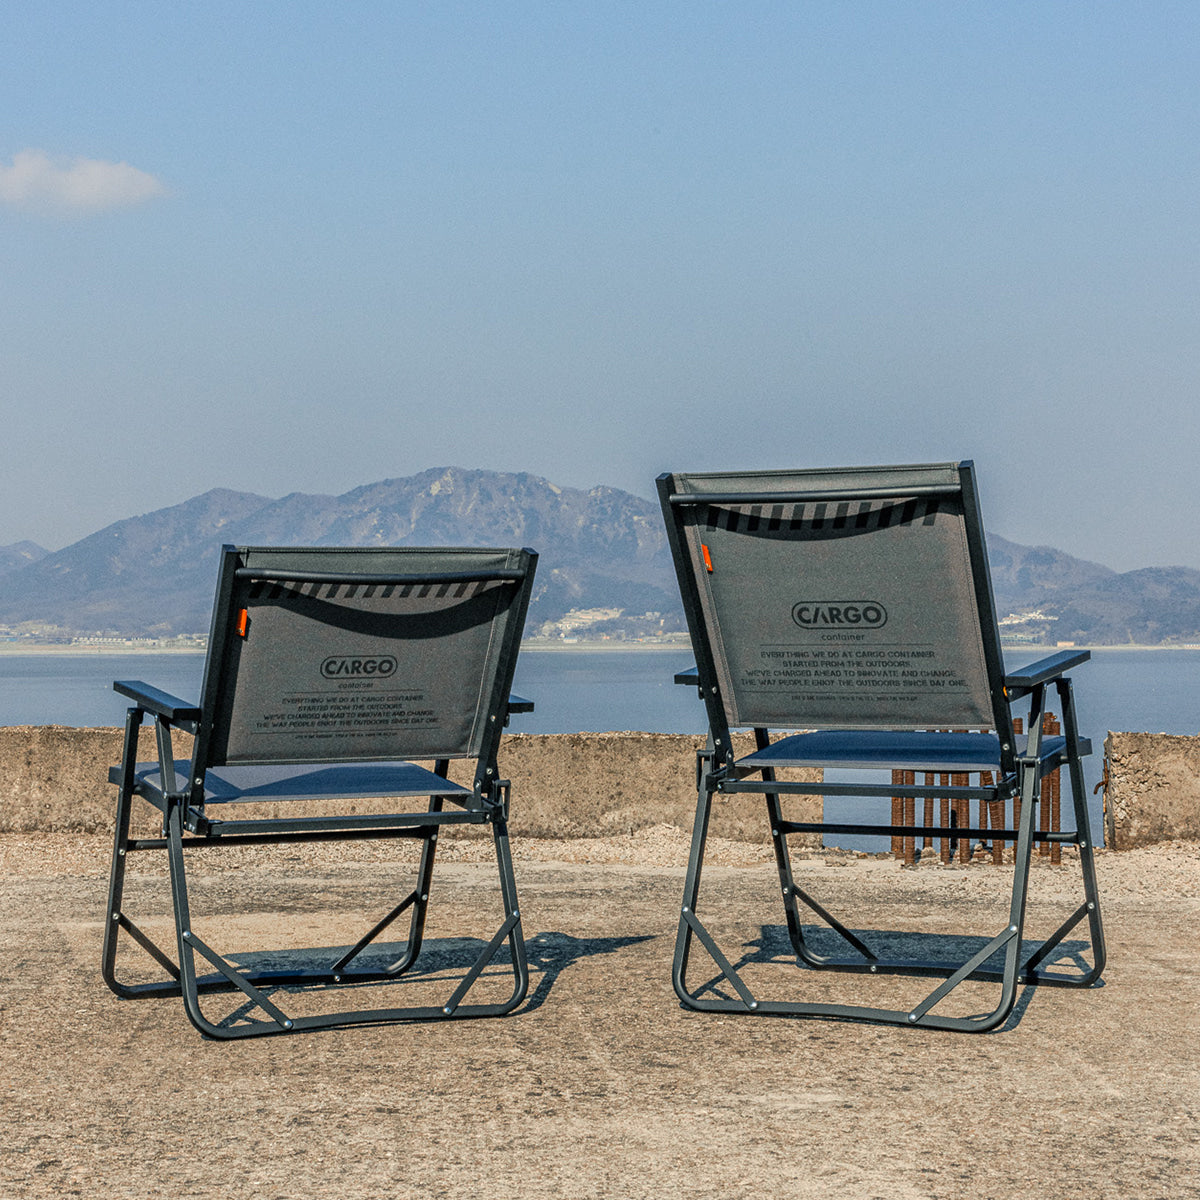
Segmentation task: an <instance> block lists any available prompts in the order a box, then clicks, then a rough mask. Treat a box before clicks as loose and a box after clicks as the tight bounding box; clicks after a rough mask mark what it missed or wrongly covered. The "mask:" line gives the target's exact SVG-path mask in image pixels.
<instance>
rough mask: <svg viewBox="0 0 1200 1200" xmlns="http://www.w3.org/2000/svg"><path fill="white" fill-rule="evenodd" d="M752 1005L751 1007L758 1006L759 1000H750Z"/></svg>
mask: <svg viewBox="0 0 1200 1200" xmlns="http://www.w3.org/2000/svg"><path fill="white" fill-rule="evenodd" d="M750 1007H751V1008H757V1007H758V1001H757V1000H751V1001H750Z"/></svg>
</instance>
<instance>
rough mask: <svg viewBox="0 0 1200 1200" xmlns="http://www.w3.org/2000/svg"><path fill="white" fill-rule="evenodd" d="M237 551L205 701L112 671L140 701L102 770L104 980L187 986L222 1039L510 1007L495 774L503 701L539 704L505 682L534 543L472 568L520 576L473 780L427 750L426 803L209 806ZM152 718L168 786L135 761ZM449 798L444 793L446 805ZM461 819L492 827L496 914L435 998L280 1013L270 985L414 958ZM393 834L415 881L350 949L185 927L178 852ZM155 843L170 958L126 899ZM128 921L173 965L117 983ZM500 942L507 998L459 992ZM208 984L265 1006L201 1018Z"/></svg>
mask: <svg viewBox="0 0 1200 1200" xmlns="http://www.w3.org/2000/svg"><path fill="white" fill-rule="evenodd" d="M243 549H244V548H243ZM238 555H239V550H238V548H235V547H228V546H227V547H225V551H224V559H223V563H222V571H221V576H220V578H219V580H218V587H217V599H216V604H215V606H214V613H213V628H212V635H211V637H210V643H209V647H210V648H209V657H208V662H207V664H206V670H205V686H204V696H205V700H204V701H202V703H201V704H200V705H190V704H188V703H187V702H186V701H183V700H180V699H178V698H177V697H174V696H171V695H169V694H168V693H165V692H162V691H160V690H159V689H156V688H153V687H151V686H149V685H146V684H143V683H140V682H126V681H119V682H117V683H115V684H114V688H115V690H117V691H118V692H120V693H121V694H123V695H126V696H128V697H130V698H131V699H132V700H133V701H134V704H133V705H132V707H130V708H129V710H128V713H127V717H126V722H125V735H124V744H123V752H122V759H121V764H120V766H119V767H114V768H112V769H111V770H110V772H109V778H110V781H111V782H113V783H114V784H116V785H117V788H118V798H117V810H116V828H115V837H114V845H113V858H112V867H111V871H110V877H109V890H108V906H107V920H106V921H105V932H104V943H103V950H102V974H103V978H104V980H105V982H106V983H107V984H108V986H109V988H111V990H112V991H113V992H114V993H116V994H117V995H118V996H121V997H123V998H133V997H148V996H168V995H170V996H182V998H183V1002H184V1008H185V1011H186V1013H187V1016H188V1018H189V1020H190V1021H191V1022H192V1024H193V1025H194V1026H195V1027H196V1028H197V1029H198V1030H200V1032H201V1033H203V1034H205V1035H207V1036H210V1037H213V1038H218V1039H234V1038H245V1037H255V1036H262V1035H266V1034H282V1033H292V1032H298V1031H301V1030H313V1029H325V1028H331V1027H334V1026H342V1025H353V1024H368V1023H381V1022H396V1021H426V1020H439V1019H445V1018H463V1017H488V1016H500V1015H503V1014H505V1013H508V1012H511V1011H512V1010H513V1009H515V1008H516V1007H517V1006H518V1005H520V1004H521V1002H522V1001H523V1000H524V998H525V995H526V993H527V991H528V987H529V969H528V964H527V959H526V953H525V943H524V935H523V931H522V925H521V915H520V908H519V905H518V901H517V889H516V879H515V876H514V873H513V863H512V854H511V850H510V847H509V839H508V803H509V792H510V785H509V782H508V781H507V780H505V779H501V778H500V777H499V772H498V768H497V750H498V747H499V743H500V735H501V731H502V728H503V727H504V726H505V725H507V724H508V716H509V714H511V713H521V712H530V711H532V710H533V704H532V702H530V701H528V700H524V699H521V698H520V697H517V696H514V695H512V694H511V693H510V691H509V689H510V687H511V684H512V678H513V673H514V670H515V665H516V657H517V652H518V650H519V646H520V636H521V631H522V629H523V626H524V622H525V615H526V611H527V608H528V603H529V596H530V592H531V587H532V580H533V574H534V570H535V568H536V565H537V555H536V553H535V552H533V551H531V550H524V551H520V552H516V553H515V555H514V556H515V557H516V558H517V559H518V560H519V564H520V565H519V567H518V568H517V569H512V570H505V571H492V572H490V573H487V574H486V576H485V575H481V574H480V573H478V572H476V573H474V574H473V575H472V579H474V580H486V581H487V582H493V581H498V582H501V583H502V584H504V585H511V586H513V587H515V588H516V589H517V594H516V598H515V600H514V602H513V605H512V607H511V609H510V617H509V621H508V624H507V629H506V633H505V638H504V644H503V645H502V646H501V648H500V655H499V666H498V669H497V671H496V673H495V678H494V681H493V691H492V694H491V696H490V697H489V699H488V701H487V705H488V711H489V712H490V713H491V716H490V718H489V719H488V721H487V725H486V729H485V732H484V735H483V744H482V748H481V750H480V753H479V755H478V757H477V758H476V770H475V779H474V784H473V786H472V787H470V788H468V789H464V788H460V787H458V786H457V785H454V784H451V783H450V782H449V780H448V779H446V778H445V776H446V774H447V772H448V770H449V765H450V760H449V758H439V759H437V760H436V761H435V763H434V775H435V776H437V777H439V778H438V780H437V781H436V782H441V783H444V784H445V785H446V788H447V790H446V791H445V792H444V793H441V792H439V791H437V790H436V783H435V784H434V787H433V790H432V792H431V794H429V795H428V802H427V807H426V808H425V809H424V810H423V811H417V812H411V811H410V812H400V813H380V814H369V815H368V814H361V815H358V814H352V815H342V816H318V815H311V816H287V817H271V818H265V819H249V820H215V819H213V818H212V817H211V815H210V812H209V810H207V809H206V806H205V803H204V782H205V772H206V770H207V769H208V768H209V767H211V766H212V765H213V764H212V763H211V762H210V761H209V760H208V759H207V758H206V754H207V748H208V746H209V736H208V735H209V732H210V730H211V727H212V720H213V714H212V710H211V704H212V702H213V697H214V696H215V695H216V694H217V691H218V689H219V685H220V679H219V674H220V661H221V647H222V645H223V640H224V638H225V637H226V636H228V635H229V629H230V625H231V622H232V620H233V613H232V611H231V606H230V603H229V595H230V591H231V585H232V581H233V578H234V577H235V574H238V575H239V577H240V576H241V575H244V573H245V570H246V569H245V568H244V567H240V566H239V565H238V564H239V561H240V560H239V557H238ZM260 574H264V575H265V574H266V573H265V572H262V573H260ZM310 577H311V579H312V580H314V581H315V579H316V573H310ZM287 578H288V579H289V580H291V581H295V580H296V579H297V573H296V572H295V571H291V572H289V573H288V575H287ZM325 578H327V579H328V580H330V581H332V580H335V579H336V580H337V581H340V582H346V581H347V580H350V579H357V580H359V581H361V582H364V583H365V582H370V581H372V577H370V576H367V575H361V576H348V575H347V574H345V573H337V572H333V573H328V574H327V575H326V577H325ZM463 578H465V576H464V577H463ZM448 580H450V581H453V577H452V576H450V575H444V576H443V577H442V579H441V582H446V581H448ZM322 581H324V580H322ZM425 581H426V582H429V581H430V580H428V579H427V580H425ZM373 582H374V583H376V584H380V583H384V584H386V583H389V582H391V583H397V582H405V583H411V582H414V578H413V577H407V578H405V579H403V580H401V579H400V577H396V578H384V577H383V576H375V577H374V578H373ZM147 718H150V719H152V720H153V722H154V729H155V739H156V748H157V758H158V762H157V768H158V779H159V780H161V781H162V786H156V785H155V784H154V783H153V782H152V778H153V777H151V779H149V780H148V779H147V777H146V773H145V771H139V764H138V763H137V753H138V737H139V731H140V729H141V727H142V725H143V723H144V722H145V720H146V719H147ZM176 729H178V730H181V731H183V732H185V733H189V734H192V735H193V737H194V743H193V757H192V759H191V760H190V761H188V762H186V763H177V761H176V759H175V757H174V753H173V748H172V731H173V730H176ZM180 768H182V770H183V771H186V774H185V775H181V773H180ZM172 779H173V780H174V781H175V787H173V788H172V787H170V786H168V785H167V782H166V781H168V780H172ZM405 794H406V795H408V793H405ZM135 797H141V798H142V799H143V800H146V801H148V802H149V803H150V804H152V805H153V806H154V807H155V808H157V809H158V810H159V811H160V813H161V814H162V836H161V837H153V838H135V837H131V836H130V823H131V816H132V811H133V802H134V799H135ZM447 805H449V806H450V807H449V808H447ZM455 825H477V826H480V825H486V826H490V827H491V830H492V839H493V845H494V849H495V854H496V863H497V868H498V873H499V883H500V899H501V905H502V921H501V923H500V925H499V927H498V928H497V929H496V931H495V933H494V934H492V935H491V937H490V940H489V941H488V942H487V944H486V945H485V946H484V947H483V949H482V950H481V952H480V953H479V954H478V956H477V957H476V959H475V960H474V962H473V963H472V964H471V965H470V967H469V969H468V970H467V971H466V973H465V975H464V976H463V977H462V978H461V980H460V981H459V982H458V983H457V985H456V986H455V987H454V989H453V990H452V992H451V993H450V995H449V996H448V997H447V998H446V1000H445V1001H444V1002H443V1003H442V1004H440V1005H409V1006H393V1007H385V1008H376V1009H353V1010H349V1011H344V1012H333V1013H323V1014H321V1015H316V1016H295V1017H291V1016H288V1015H287V1013H286V1012H284V1011H283V1009H282V1008H281V1007H280V1006H279V1004H277V1003H276V1002H275V1000H273V999H272V997H271V996H270V995H269V994H268V992H269V991H270V990H271V989H275V988H280V987H290V986H291V987H318V986H350V985H355V984H363V983H372V982H374V983H378V982H381V981H385V980H394V979H396V978H397V977H399V976H402V975H404V974H405V973H406V972H409V971H410V970H411V969H412V968H413V967H414V965H415V964H416V963H417V961H418V956H419V954H420V951H421V948H422V942H423V937H424V930H425V921H426V915H427V912H428V908H429V896H430V888H431V883H432V879H433V867H434V856H435V851H436V847H437V841H438V836H439V833H440V831H441V830H442V829H443V828H445V827H447V826H455ZM393 838H408V839H417V840H419V841H420V842H421V856H420V862H419V865H418V868H417V872H416V880H415V883H414V886H413V888H412V890H411V891H410V892H409V893H408V894H407V895H406V896H404V897H403V898H402V899H401V900H400V901H399V902H398V903H397V904H396V905H395V906H394V907H393V908H392V909H391V910H390V911H389V912H388V913H387V914H386V915H385V916H383V917H382V918H381V919H380V920H379V921H377V922H376V923H375V924H374V925H373V926H372V928H371V929H370V930H368V931H367V933H366V934H364V935H363V937H362V938H360V939H359V941H358V942H357V943H356V944H355V945H354V946H353V947H352V948H351V949H350V950H348V951H346V952H345V953H342V954H340V956H338V957H337V959H336V960H335V961H333V962H330V963H328V964H324V965H320V966H316V967H313V968H304V969H295V970H254V969H250V970H246V969H239V968H238V967H235V966H234V965H233V964H232V963H230V962H229V961H228V960H227V959H226V958H225V957H223V956H222V955H221V954H220V953H218V952H217V951H216V950H214V949H213V948H212V947H211V946H209V945H208V944H207V943H206V942H204V941H203V940H202V939H201V938H200V937H199V936H198V935H197V933H196V931H195V929H194V927H193V923H192V917H191V911H190V904H189V895H188V882H187V870H186V862H185V852H190V851H193V850H203V849H208V848H212V847H216V846H246V845H264V844H266V845H288V844H296V843H311V842H320V841H348V840H362V839H393ZM156 851H165V852H166V854H167V862H168V867H169V876H170V888H171V896H172V904H173V910H174V918H175V927H176V953H175V957H174V958H172V956H171V955H170V954H169V953H168V952H167V951H166V950H164V949H163V948H162V947H161V946H159V945H158V944H156V943H155V942H154V940H153V939H152V938H151V937H149V935H148V934H147V933H146V932H145V931H144V930H142V929H141V928H139V926H138V925H137V924H136V923H135V922H134V921H133V920H132V919H131V917H130V916H129V914H128V913H127V912H126V911H125V910H124V908H123V899H124V888H125V875H126V870H127V865H128V861H129V856H130V855H131V854H135V853H141V852H156ZM406 911H409V912H410V918H409V928H408V937H407V940H406V942H405V944H404V948H403V950H402V952H401V953H400V954H399V957H398V958H397V959H396V961H394V962H393V963H391V964H390V965H388V966H387V967H386V968H383V969H355V968H354V965H353V964H354V960H355V959H357V958H358V957H359V956H360V955H361V954H362V952H363V951H364V950H366V949H367V948H368V947H369V946H371V944H372V943H373V942H374V941H375V940H376V939H377V938H378V937H379V936H380V935H381V934H382V933H383V932H384V931H385V930H386V929H387V928H389V926H391V925H392V924H393V922H395V921H396V920H397V919H398V918H399V917H401V916H402V915H403V914H404V913H405V912H406ZM122 934H125V935H128V937H129V938H130V939H131V940H132V941H133V942H135V943H136V944H137V945H138V946H140V947H141V949H142V950H144V951H145V952H146V954H148V955H149V956H150V958H152V959H153V960H154V961H155V962H156V963H157V964H158V965H159V966H160V967H162V968H163V970H164V971H165V972H166V974H167V975H168V976H169V978H167V979H164V980H157V981H153V982H148V983H124V982H122V981H121V980H120V979H118V977H117V961H116V960H117V952H118V944H119V941H120V939H121V935H122ZM505 943H507V944H508V947H509V952H510V956H511V974H512V990H511V994H510V995H509V996H508V998H507V999H505V1000H503V1001H499V1002H495V1003H467V1002H466V1000H467V996H468V993H469V992H470V990H471V988H472V987H473V986H474V984H475V983H476V981H477V980H478V979H479V977H480V976H481V974H483V972H484V971H485V970H486V969H487V968H488V966H489V965H490V964H491V963H492V962H493V960H494V959H495V957H496V955H497V953H498V951H499V950H500V948H501V947H502V946H503V945H504V944H505ZM197 956H199V959H200V960H203V961H204V962H205V963H206V964H207V965H208V966H210V967H211V968H213V972H212V973H209V974H203V975H202V974H201V973H200V972H199V971H198V970H197ZM216 991H223V992H231V991H240V992H241V993H242V994H243V995H244V996H245V997H246V1000H247V1001H248V1003H249V1007H250V1008H251V1009H254V1008H256V1009H258V1010H260V1011H261V1013H262V1014H263V1015H264V1017H265V1019H249V1018H246V1019H244V1020H242V1021H240V1022H239V1023H237V1024H230V1023H218V1022H214V1021H211V1020H209V1019H208V1018H207V1017H206V1016H205V1015H204V1012H203V1011H202V1008H201V1003H200V998H201V996H202V995H204V994H206V993H209V992H216Z"/></svg>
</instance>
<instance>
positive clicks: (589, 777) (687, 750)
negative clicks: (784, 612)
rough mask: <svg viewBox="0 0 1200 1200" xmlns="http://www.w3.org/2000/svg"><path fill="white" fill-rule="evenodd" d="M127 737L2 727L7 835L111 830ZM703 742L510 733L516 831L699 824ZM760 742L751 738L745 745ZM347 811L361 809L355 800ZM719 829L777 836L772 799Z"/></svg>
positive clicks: (505, 748)
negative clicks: (698, 766)
mask: <svg viewBox="0 0 1200 1200" xmlns="http://www.w3.org/2000/svg"><path fill="white" fill-rule="evenodd" d="M121 738H122V731H121V730H120V729H73V728H68V727H66V726H61V725H47V726H9V727H0V832H29V831H34V830H45V831H54V830H61V831H66V830H84V831H96V830H103V829H110V828H111V827H112V820H113V806H114V802H115V797H116V790H115V789H114V788H113V786H112V785H111V784H109V782H108V771H109V768H110V767H112V766H114V765H116V764H117V763H118V762H119V761H120V757H121ZM703 741H704V739H703V738H701V737H688V736H679V735H675V734H657V733H576V734H554V735H535V734H514V735H512V736H509V737H506V738H505V739H504V742H503V745H502V747H501V751H500V759H499V762H500V770H501V773H502V774H503V775H504V776H505V777H506V778H508V779H510V780H511V781H512V785H513V790H512V815H511V820H510V827H511V830H512V833H513V836H514V837H559V838H576V837H606V836H611V835H614V834H623V833H624V834H627V833H630V832H632V831H634V830H637V829H642V828H644V827H646V826H650V825H663V824H666V825H676V826H678V827H679V828H681V829H690V828H691V824H692V817H693V814H694V811H695V807H696V790H695V777H696V776H695V756H696V750H697V749H698V748H699V747H700V746H701V745H702V744H703ZM190 748H191V745H190V739H189V738H187V737H185V736H177V738H176V742H175V751H176V754H177V755H178V756H181V757H182V756H186V755H187V753H188V752H189V750H190ZM751 748H752V746H751V744H750V742H749V741H748V740H747V741H746V742H745V744H744V745H743V746H739V747H738V750H739V752H742V753H748V752H749V750H750V749H751ZM154 753H155V752H154V745H153V738H152V732H151V729H150V727H149V726H145V727H143V729H142V740H141V743H140V745H139V757H140V758H142V759H143V760H149V759H152V758H153V757H154ZM458 766H459V764H454V765H453V766H452V769H451V776H452V777H457V778H458V779H459V780H460V781H462V782H468V781H467V780H463V778H462V774H461V771H457V770H455V769H454V768H455V767H458ZM808 777H809V778H810V779H812V778H820V776H819V774H816V773H810V774H809V776H808ZM820 808H821V800H820V798H819V797H816V798H811V799H809V798H805V799H794V800H791V801H789V802H788V805H787V807H786V813H787V815H788V816H789V817H791V818H792V819H795V820H801V819H804V817H805V816H810V819H811V815H812V814H819V813H820ZM136 811H137V816H136V818H135V830H134V831H135V833H137V834H141V835H149V834H153V833H154V832H155V831H156V824H157V820H158V817H157V813H156V812H155V811H154V810H153V809H151V808H150V806H149V805H144V804H139V805H138V806H137V810H136ZM272 811H274V812H275V813H278V807H277V806H276V807H275V808H274V810H272V809H271V808H269V807H267V806H263V805H245V806H239V807H238V814H237V815H238V816H239V817H242V816H245V817H249V816H253V815H267V814H269V813H271V812H272ZM333 811H338V810H337V809H334V810H333ZM341 811H354V810H353V807H352V806H350V805H345V806H342V808H341ZM368 811H370V809H368ZM710 828H711V831H712V833H713V834H714V835H715V836H717V837H727V838H734V839H737V840H740V841H769V840H770V839H769V831H768V829H767V824H766V819H765V816H764V814H763V811H762V803H761V801H756V799H754V798H749V797H740V798H737V799H730V800H722V801H720V802H718V805H717V808H716V812H715V814H714V816H713V820H712V824H711V826H710ZM810 840H811V839H810ZM818 840H819V839H818Z"/></svg>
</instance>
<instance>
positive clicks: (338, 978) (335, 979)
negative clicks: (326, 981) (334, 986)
mask: <svg viewBox="0 0 1200 1200" xmlns="http://www.w3.org/2000/svg"><path fill="white" fill-rule="evenodd" d="M333 982H334V983H341V982H342V977H341V976H340V975H335V976H334V977H333Z"/></svg>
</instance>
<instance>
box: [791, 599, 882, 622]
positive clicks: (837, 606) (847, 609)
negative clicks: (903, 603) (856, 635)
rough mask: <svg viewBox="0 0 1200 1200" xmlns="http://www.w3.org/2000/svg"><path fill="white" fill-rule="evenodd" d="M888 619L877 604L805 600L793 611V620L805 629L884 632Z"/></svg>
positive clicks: (855, 601) (873, 602)
mask: <svg viewBox="0 0 1200 1200" xmlns="http://www.w3.org/2000/svg"><path fill="white" fill-rule="evenodd" d="M887 619H888V615H887V609H886V608H884V607H883V605H882V604H880V603H879V601H877V600H801V601H800V603H799V604H796V605H793V607H792V620H793V621H795V622H796V624H797V625H799V626H800V628H801V629H836V628H842V627H849V628H853V629H881V628H882V627H883V626H884V625H886V624H887Z"/></svg>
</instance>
